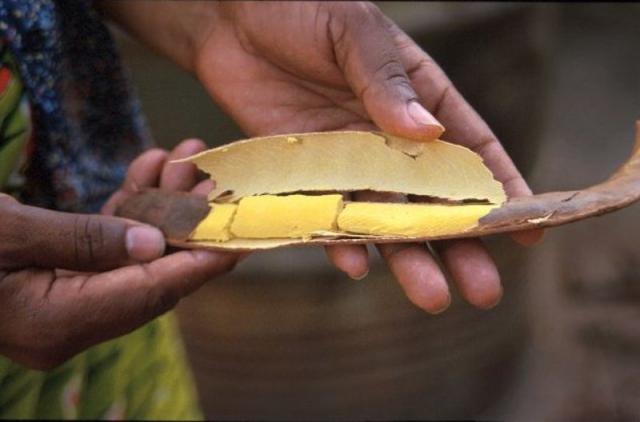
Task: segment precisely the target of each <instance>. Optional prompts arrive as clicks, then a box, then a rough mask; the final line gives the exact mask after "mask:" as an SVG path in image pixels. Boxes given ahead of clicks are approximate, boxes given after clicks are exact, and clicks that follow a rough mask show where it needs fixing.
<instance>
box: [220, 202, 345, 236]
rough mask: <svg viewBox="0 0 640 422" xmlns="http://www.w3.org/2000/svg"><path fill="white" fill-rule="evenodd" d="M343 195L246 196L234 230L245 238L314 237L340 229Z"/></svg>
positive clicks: (239, 210)
mask: <svg viewBox="0 0 640 422" xmlns="http://www.w3.org/2000/svg"><path fill="white" fill-rule="evenodd" d="M342 207H343V204H342V195H338V194H333V195H318V196H311V195H287V196H275V195H260V196H248V197H245V198H242V199H241V200H240V203H239V204H238V210H237V212H236V215H235V217H234V219H233V223H231V233H232V234H233V236H235V237H240V238H245V239H271V238H282V237H285V238H289V237H310V236H311V234H312V233H313V232H316V231H321V230H322V231H329V230H334V231H335V230H336V219H337V217H338V213H340V211H341V210H342Z"/></svg>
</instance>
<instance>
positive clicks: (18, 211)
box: [0, 140, 237, 370]
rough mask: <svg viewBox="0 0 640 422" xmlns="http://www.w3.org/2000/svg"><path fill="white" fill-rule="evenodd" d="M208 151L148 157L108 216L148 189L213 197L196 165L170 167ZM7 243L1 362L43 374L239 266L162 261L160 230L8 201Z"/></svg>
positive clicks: (188, 144)
mask: <svg viewBox="0 0 640 422" xmlns="http://www.w3.org/2000/svg"><path fill="white" fill-rule="evenodd" d="M204 148H205V146H204V144H203V143H202V142H201V141H195V140H190V141H185V142H183V143H181V144H180V145H179V146H178V147H176V148H175V149H174V150H173V151H172V152H171V153H170V154H167V152H165V151H162V150H157V149H156V150H150V151H147V152H146V153H144V154H142V155H141V156H139V157H138V158H137V159H136V160H135V161H134V162H133V163H132V164H131V166H130V167H129V171H128V174H127V178H126V181H125V182H124V185H123V187H122V188H121V189H120V190H119V191H118V192H117V193H116V194H115V195H114V196H112V198H111V199H110V200H109V202H108V203H107V204H106V205H105V211H106V212H112V211H113V210H114V209H115V208H116V207H117V205H118V204H119V203H120V202H121V201H122V200H124V199H125V198H126V197H127V196H128V195H130V194H131V193H132V192H134V191H135V190H136V189H138V188H141V187H153V186H160V187H162V188H164V189H170V190H171V189H172V190H187V189H191V188H193V186H194V185H195V188H194V189H193V190H194V191H195V192H205V193H206V192H207V191H208V190H210V189H211V186H207V182H204V183H200V184H197V185H196V181H197V180H196V172H195V168H194V167H193V166H192V165H190V164H186V165H183V164H181V165H165V164H166V162H167V161H168V160H170V159H177V158H183V157H186V156H188V155H191V154H194V153H197V152H199V151H201V150H203V149H204ZM0 239H2V242H1V243H0V354H2V355H4V356H7V357H9V358H10V359H12V360H14V361H16V362H18V363H21V364H23V365H25V366H27V367H30V368H34V369H41V370H43V369H50V368H53V367H55V366H57V365H59V364H61V363H62V362H64V361H65V360H67V359H68V358H70V357H72V356H73V355H75V354H77V353H79V352H80V351H82V350H84V349H86V348H88V347H89V346H92V345H94V344H97V343H100V342H103V341H106V340H108V339H111V338H114V337H118V336H120V335H123V334H126V333H128V332H130V331H133V330H134V329H136V328H138V327H140V326H142V325H144V324H145V323H147V322H148V321H150V320H152V319H153V318H155V317H157V316H158V315H160V314H162V313H164V312H166V311H168V310H169V309H171V308H172V307H174V306H175V305H176V303H177V302H178V301H179V300H180V299H181V298H182V297H184V296H185V295H187V294H189V293H191V292H192V291H194V290H195V289H197V288H198V287H199V286H200V285H202V284H203V283H204V282H205V281H207V280H209V279H211V278H212V277H214V276H216V275H218V274H221V273H223V272H225V271H228V270H229V269H231V268H232V267H233V265H234V264H235V262H236V259H237V258H236V256H235V255H232V254H223V253H213V252H207V251H191V252H187V251H182V252H177V253H174V254H171V255H167V256H164V257H163V256H162V255H163V254H164V249H165V244H164V239H163V237H162V233H160V231H159V230H157V229H155V228H153V227H150V226H145V225H142V224H139V223H136V222H133V221H129V220H125V219H121V218H116V217H111V216H105V215H80V214H67V213H62V212H55V211H49V210H44V209H40V208H35V207H30V206H25V205H21V204H19V203H18V202H17V201H15V200H14V199H12V198H11V197H9V196H7V195H2V194H0Z"/></svg>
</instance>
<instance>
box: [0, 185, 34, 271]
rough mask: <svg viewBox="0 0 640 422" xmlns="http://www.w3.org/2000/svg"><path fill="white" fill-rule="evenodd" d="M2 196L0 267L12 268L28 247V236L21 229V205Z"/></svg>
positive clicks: (22, 213)
mask: <svg viewBox="0 0 640 422" xmlns="http://www.w3.org/2000/svg"><path fill="white" fill-rule="evenodd" d="M4 196H5V195H3V196H2V197H0V239H2V243H1V244H0V268H14V267H16V266H17V265H18V264H19V263H20V261H21V258H22V257H23V251H24V249H25V248H28V245H27V244H26V243H27V241H26V240H27V239H28V236H25V232H24V230H23V228H24V227H25V224H24V223H25V221H24V220H25V218H26V217H25V213H24V212H22V207H23V206H22V205H20V204H19V203H18V202H17V201H15V200H14V199H13V198H11V197H9V198H11V199H5V198H4ZM6 196H8V195H6Z"/></svg>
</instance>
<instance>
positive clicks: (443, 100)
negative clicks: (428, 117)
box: [384, 17, 543, 245]
mask: <svg viewBox="0 0 640 422" xmlns="http://www.w3.org/2000/svg"><path fill="white" fill-rule="evenodd" d="M384 19H385V21H386V24H387V28H388V30H389V32H390V34H391V35H392V37H393V38H394V44H395V45H396V47H397V48H398V51H399V53H398V56H399V57H400V61H401V62H402V66H403V68H405V69H409V74H410V78H411V83H412V84H413V86H414V87H415V89H416V92H417V95H418V98H419V99H420V100H421V101H422V102H423V103H424V104H425V106H426V107H427V108H428V109H429V110H431V111H432V112H433V114H434V115H435V116H436V118H437V119H438V120H439V121H440V122H442V123H443V124H444V125H445V127H446V128H447V132H446V134H445V136H444V137H443V138H444V139H449V140H451V141H453V142H455V143H457V144H460V145H464V146H466V147H468V148H471V149H472V150H473V151H475V152H476V153H478V154H479V155H480V156H481V157H482V158H483V160H484V162H485V164H486V165H487V167H489V168H490V169H491V171H492V172H493V174H494V176H495V177H496V179H497V180H499V181H500V182H501V183H502V184H503V185H504V188H505V192H506V193H507V195H508V196H509V197H518V196H528V195H531V189H530V188H529V186H528V185H527V183H526V182H525V180H524V178H523V177H522V175H521V174H520V172H519V171H518V169H517V168H516V167H515V165H514V164H513V161H512V160H511V158H510V157H509V155H508V154H507V153H506V151H505V150H504V148H503V147H502V144H501V143H500V142H499V141H498V139H497V138H496V136H495V135H494V134H493V132H492V131H491V129H490V128H489V126H488V125H487V124H486V122H485V121H484V120H483V119H482V118H481V117H480V116H479V115H478V113H476V111H475V110H474V109H473V108H472V107H471V106H470V105H469V104H468V103H467V102H466V101H465V99H464V98H463V97H462V95H460V93H459V92H458V90H457V89H456V88H455V87H454V85H453V83H452V82H451V81H450V80H449V78H448V77H447V76H446V74H445V73H444V72H443V71H442V69H441V68H440V67H439V66H438V65H437V64H436V63H435V61H434V60H433V59H432V58H431V57H430V56H429V55H428V54H427V53H425V52H424V51H423V50H422V49H421V48H420V47H419V46H418V45H417V44H416V43H415V42H414V41H413V40H412V39H411V38H410V37H409V36H407V35H406V34H405V33H404V32H403V31H402V30H401V29H400V28H398V27H397V26H396V25H395V24H394V23H393V22H392V21H391V20H390V19H389V18H387V17H384ZM542 234H543V231H542V230H529V231H526V232H518V233H515V234H513V235H512V237H513V238H514V239H515V240H516V241H518V242H519V243H522V244H524V245H528V244H532V243H536V242H538V241H539V240H540V239H541V238H542Z"/></svg>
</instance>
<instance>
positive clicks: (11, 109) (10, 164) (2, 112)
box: [0, 44, 31, 189]
mask: <svg viewBox="0 0 640 422" xmlns="http://www.w3.org/2000/svg"><path fill="white" fill-rule="evenodd" d="M17 75H18V74H17V71H16V64H15V62H14V61H13V59H12V57H11V55H10V54H9V50H8V49H4V51H3V50H2V47H1V44H0V135H2V136H1V137H0V189H3V188H4V187H5V186H6V184H7V182H8V180H9V176H10V175H11V173H12V172H13V171H14V168H15V167H16V166H17V164H18V163H19V158H20V156H21V155H22V153H23V150H24V148H25V146H26V144H27V139H28V138H29V135H30V132H31V127H30V126H31V122H30V116H29V105H28V101H27V98H26V95H25V94H24V90H23V86H22V83H21V81H20V78H19V77H18V76H17Z"/></svg>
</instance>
